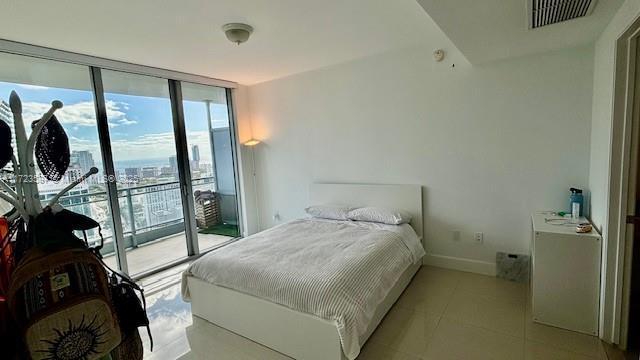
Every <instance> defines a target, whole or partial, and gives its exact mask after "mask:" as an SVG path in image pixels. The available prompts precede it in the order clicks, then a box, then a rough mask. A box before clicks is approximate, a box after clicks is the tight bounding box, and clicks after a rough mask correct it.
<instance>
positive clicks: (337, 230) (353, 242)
mask: <svg viewBox="0 0 640 360" xmlns="http://www.w3.org/2000/svg"><path fill="white" fill-rule="evenodd" d="M423 255H424V250H423V248H422V245H421V244H420V242H419V240H418V238H417V236H416V234H415V232H414V231H413V229H411V227H410V226H409V225H407V224H405V225H400V226H396V225H383V224H373V223H365V222H350V221H331V220H319V219H301V220H294V221H291V222H288V223H286V224H282V225H279V226H276V227H274V228H271V229H269V230H266V231H263V232H261V233H258V234H255V235H252V236H249V237H247V238H245V239H242V240H239V241H237V242H235V243H233V244H230V245H228V246H225V247H224V248H221V249H219V250H217V251H214V252H212V253H209V254H207V255H205V256H203V257H202V258H200V259H198V260H197V261H195V262H194V263H193V264H192V265H191V266H190V267H189V268H188V269H187V270H186V271H185V273H184V274H183V281H182V295H183V298H184V299H185V300H187V301H188V300H189V289H188V286H187V282H186V278H185V277H186V276H194V277H197V278H199V279H202V280H204V281H206V282H209V283H212V284H216V285H219V286H224V287H227V288H230V289H234V290H237V291H240V292H244V293H247V294H251V295H253V296H256V297H260V298H263V299H266V300H269V301H272V302H275V303H278V304H281V305H284V306H287V307H289V308H292V309H294V310H297V311H300V312H305V313H309V314H313V315H316V316H318V317H321V318H324V319H327V320H330V321H334V322H335V324H336V328H337V331H338V334H339V336H340V340H341V343H342V348H343V351H344V353H345V355H346V357H347V358H349V359H355V358H356V357H357V356H358V354H359V352H360V347H361V345H362V344H360V341H361V337H362V335H363V334H364V333H365V331H366V329H367V327H368V325H369V322H370V321H371V319H372V317H373V315H374V313H375V310H376V307H377V306H378V305H379V304H380V303H381V302H382V300H383V299H384V298H385V296H386V295H387V294H388V293H389V291H390V290H391V288H392V287H393V286H394V285H395V283H396V281H397V280H398V279H399V277H400V276H401V274H402V273H403V272H404V271H405V270H406V269H407V268H408V267H409V266H410V265H411V264H413V263H416V262H417V261H419V259H421V258H422V256H423Z"/></svg>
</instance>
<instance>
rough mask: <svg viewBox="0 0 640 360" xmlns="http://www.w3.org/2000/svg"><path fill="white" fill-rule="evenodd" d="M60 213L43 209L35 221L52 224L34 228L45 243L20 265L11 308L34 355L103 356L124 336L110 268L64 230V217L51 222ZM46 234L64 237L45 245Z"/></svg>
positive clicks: (60, 359) (59, 358)
mask: <svg viewBox="0 0 640 360" xmlns="http://www.w3.org/2000/svg"><path fill="white" fill-rule="evenodd" d="M54 218H56V217H55V216H54V215H52V214H46V213H43V214H41V215H39V216H38V218H37V219H32V220H31V221H30V224H29V225H32V224H38V225H43V224H47V226H36V228H37V229H33V228H32V230H36V231H34V232H35V234H36V238H39V239H40V240H39V241H36V244H37V243H39V244H37V245H36V246H33V247H31V248H28V249H27V250H26V251H25V252H24V254H23V255H22V256H21V257H20V260H19V262H18V264H17V265H16V267H15V268H14V271H13V275H12V278H11V283H10V286H9V292H8V294H7V298H8V302H9V309H10V311H11V313H12V315H13V317H14V320H15V322H16V323H17V324H18V325H19V327H20V330H21V331H22V332H23V338H24V342H25V346H26V348H27V349H28V352H29V354H30V356H31V358H32V359H51V360H54V359H55V360H72V359H98V358H101V357H103V356H105V355H107V354H109V353H110V352H111V350H112V349H114V348H115V347H116V346H117V345H118V344H119V343H120V340H121V332H120V327H119V324H118V320H117V317H116V315H115V314H116V312H115V309H114V308H113V302H112V299H111V290H110V287H109V279H108V276H107V272H106V271H105V269H104V267H103V265H102V263H101V262H100V260H99V259H98V258H97V257H96V255H95V254H94V253H93V252H92V251H91V250H90V249H88V248H87V247H86V246H83V245H84V244H83V243H82V241H81V240H80V239H78V238H74V237H73V236H71V237H69V236H70V234H69V233H68V232H67V231H66V229H61V228H62V227H61V226H59V225H60V223H64V221H59V223H58V226H53V225H52V224H51V223H52V220H53V219H54ZM58 220H61V218H58ZM65 233H66V234H65ZM46 234H48V236H47V237H48V238H58V240H59V241H56V243H57V245H58V246H54V245H53V243H48V244H46V246H43V245H45V244H44V241H43V238H44V237H45V236H46ZM63 237H65V238H66V239H67V240H66V241H63V240H62V238H63ZM61 244H64V246H60V245H61ZM78 244H79V245H78Z"/></svg>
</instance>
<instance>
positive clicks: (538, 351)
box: [524, 340, 600, 360]
mask: <svg viewBox="0 0 640 360" xmlns="http://www.w3.org/2000/svg"><path fill="white" fill-rule="evenodd" d="M524 354H525V360H598V359H600V358H598V357H590V356H586V355H581V354H578V353H574V352H570V351H566V350H562V349H559V348H557V347H554V346H551V345H546V344H542V343H537V342H533V341H529V340H527V342H526V344H525V348H524Z"/></svg>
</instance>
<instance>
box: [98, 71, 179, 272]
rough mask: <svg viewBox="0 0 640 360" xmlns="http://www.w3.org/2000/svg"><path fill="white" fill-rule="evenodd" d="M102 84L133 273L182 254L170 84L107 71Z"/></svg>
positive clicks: (121, 212) (126, 246)
mask: <svg viewBox="0 0 640 360" xmlns="http://www.w3.org/2000/svg"><path fill="white" fill-rule="evenodd" d="M102 81H103V86H104V92H105V104H106V107H107V119H108V120H109V134H110V138H111V149H112V154H113V163H114V168H115V171H116V178H117V182H116V185H117V189H118V202H119V205H120V217H121V221H122V228H123V229H122V230H123V233H124V247H125V248H126V249H127V264H128V269H129V273H131V274H137V273H140V272H143V271H146V270H150V269H152V268H154V267H158V266H160V265H163V264H166V263H169V262H171V261H174V260H177V259H180V258H183V257H186V256H187V243H186V238H185V234H184V231H185V226H184V215H183V211H182V199H181V195H180V186H179V175H178V162H177V160H176V145H175V137H174V132H173V120H172V114H171V102H170V100H169V86H168V82H167V81H166V80H164V79H160V78H154V77H149V76H141V75H132V74H127V73H121V72H116V71H108V70H103V71H102ZM109 261H114V262H115V258H112V259H109Z"/></svg>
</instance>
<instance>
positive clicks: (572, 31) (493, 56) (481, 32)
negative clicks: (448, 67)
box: [417, 0, 623, 64]
mask: <svg viewBox="0 0 640 360" xmlns="http://www.w3.org/2000/svg"><path fill="white" fill-rule="evenodd" d="M417 1H418V3H420V5H422V7H423V8H424V9H425V10H426V12H427V13H428V14H429V16H431V18H432V19H433V20H434V21H435V22H436V23H437V24H438V26H440V28H441V29H442V30H443V31H444V32H445V33H446V34H447V36H448V37H449V39H451V41H453V43H454V44H455V45H456V46H457V47H458V49H459V50H460V51H461V52H462V53H463V54H464V55H465V57H466V58H467V59H468V60H469V61H470V62H471V63H472V64H478V63H485V62H489V61H492V60H497V59H504V58H509V57H517V56H523V55H527V54H532V53H539V52H545V51H551V50H556V49H560V48H565V47H574V46H578V45H583V44H589V43H592V42H593V41H594V40H595V39H596V38H597V37H598V35H599V34H600V33H601V32H602V31H603V30H604V28H605V27H606V25H607V24H608V23H609V21H610V20H611V18H612V17H613V15H614V14H615V12H616V10H617V9H618V8H619V7H620V5H622V2H623V0H599V1H597V3H596V7H595V9H594V11H593V13H592V14H591V15H589V16H586V17H583V18H579V19H574V20H570V21H566V22H563V23H558V24H553V25H549V26H545V27H542V28H538V29H535V30H529V29H528V26H527V15H526V14H527V12H526V0H446V1H443V0H417ZM594 1H596V0H594Z"/></svg>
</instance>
